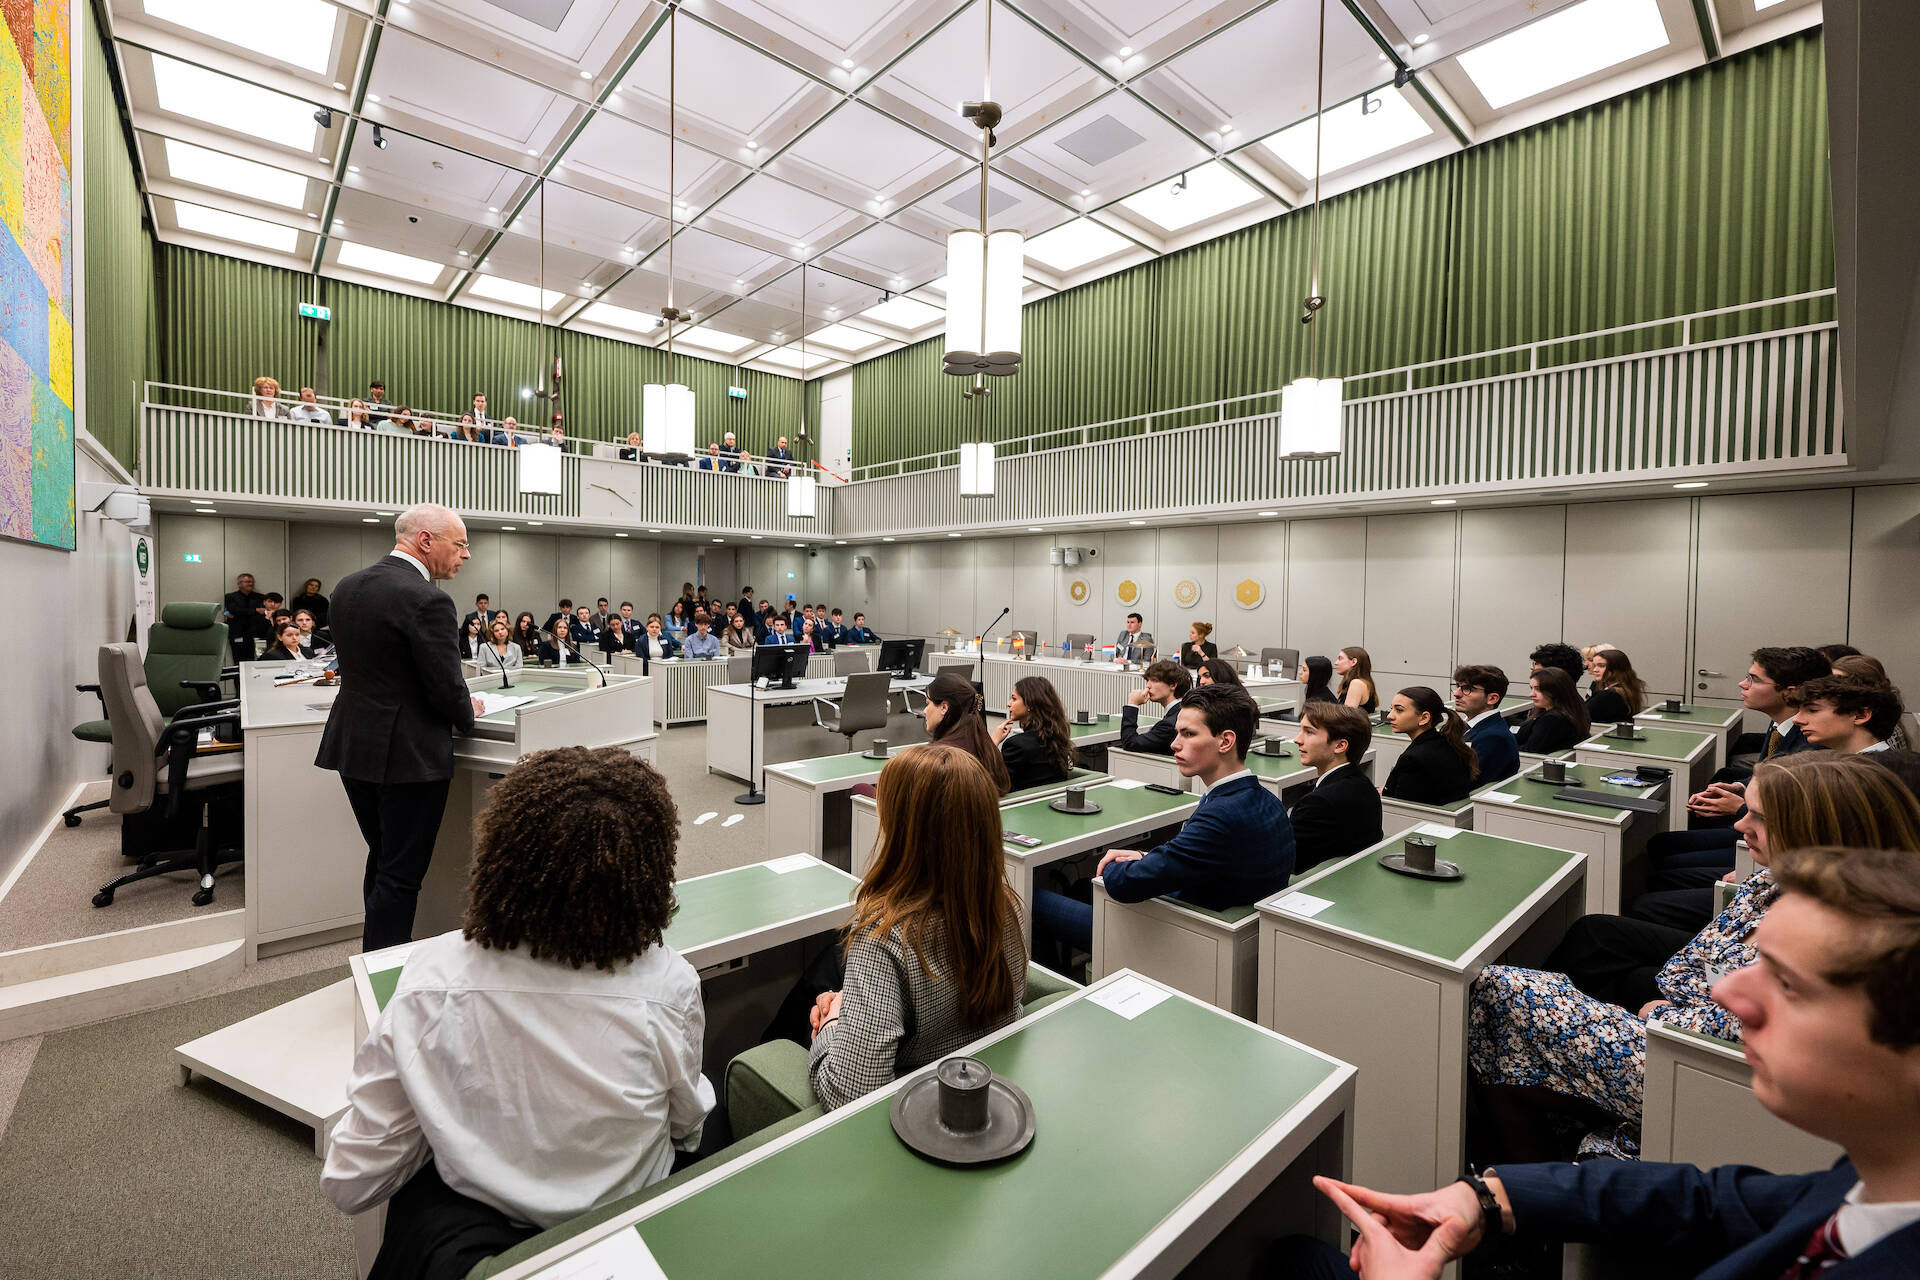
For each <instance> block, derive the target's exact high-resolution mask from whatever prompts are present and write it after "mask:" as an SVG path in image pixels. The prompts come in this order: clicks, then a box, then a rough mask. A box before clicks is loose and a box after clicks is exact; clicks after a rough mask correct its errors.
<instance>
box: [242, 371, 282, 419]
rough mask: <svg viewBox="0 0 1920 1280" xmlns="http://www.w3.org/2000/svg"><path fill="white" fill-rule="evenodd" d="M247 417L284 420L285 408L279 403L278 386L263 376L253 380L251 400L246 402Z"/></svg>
mask: <svg viewBox="0 0 1920 1280" xmlns="http://www.w3.org/2000/svg"><path fill="white" fill-rule="evenodd" d="M247 416H249V417H253V418H284V417H286V416H287V406H285V405H283V404H281V403H280V384H279V383H278V382H275V381H274V380H273V379H272V378H269V377H266V376H265V375H264V374H263V375H262V376H260V377H258V378H255V379H254V380H253V399H251V400H249V401H247Z"/></svg>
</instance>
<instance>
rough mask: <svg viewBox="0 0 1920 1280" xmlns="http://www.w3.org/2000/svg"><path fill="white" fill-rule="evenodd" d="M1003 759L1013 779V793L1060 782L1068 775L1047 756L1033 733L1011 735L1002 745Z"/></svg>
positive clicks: (1009, 775) (1008, 774) (1011, 788)
mask: <svg viewBox="0 0 1920 1280" xmlns="http://www.w3.org/2000/svg"><path fill="white" fill-rule="evenodd" d="M1000 755H1001V758H1002V759H1004V760H1005V761H1006V762H1007V776H1008V777H1010V778H1012V779H1013V785H1012V786H1011V787H1010V788H1008V789H1009V790H1011V791H1021V790H1024V789H1026V788H1027V787H1037V786H1040V785H1042V784H1043V783H1048V782H1059V781H1060V780H1061V779H1063V778H1065V777H1066V776H1067V775H1066V774H1065V773H1064V772H1063V771H1062V770H1061V769H1060V767H1059V766H1058V765H1056V764H1055V763H1054V762H1053V760H1052V758H1051V757H1049V756H1048V755H1047V749H1046V748H1045V747H1044V746H1042V745H1041V744H1040V739H1039V738H1038V737H1036V736H1035V735H1033V734H1031V733H1015V734H1010V735H1008V737H1007V740H1006V741H1005V742H1002V743H1001V744H1000Z"/></svg>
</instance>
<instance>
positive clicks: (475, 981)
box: [320, 932, 714, 1227]
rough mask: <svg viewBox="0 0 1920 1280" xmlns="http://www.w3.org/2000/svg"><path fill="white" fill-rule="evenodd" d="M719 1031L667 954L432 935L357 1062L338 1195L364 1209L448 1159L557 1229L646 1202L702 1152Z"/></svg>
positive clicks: (328, 1186) (334, 1188)
mask: <svg viewBox="0 0 1920 1280" xmlns="http://www.w3.org/2000/svg"><path fill="white" fill-rule="evenodd" d="M706 1022H707V1019H706V1010H705V1008H704V1007H703V1006H702V1004H701V1002H700V979H699V977H698V976H697V975H696V974H695V973H694V971H693V966H692V965H690V964H688V963H687V962H686V961H685V960H683V959H682V958H681V957H680V954H679V953H678V952H677V951H675V950H674V949H673V948H672V947H669V946H666V945H665V944H661V945H659V946H655V947H650V948H648V949H647V950H646V951H645V952H644V953H643V954H642V955H641V956H640V957H639V958H638V959H636V960H634V961H632V962H631V963H629V964H625V965H622V966H620V967H619V968H618V969H616V970H614V971H613V972H611V973H609V972H608V971H606V970H604V969H596V968H593V967H592V966H587V967H585V968H581V969H575V968H573V967H572V966H570V965H567V964H563V963H561V962H559V961H554V960H535V959H532V958H531V957H529V956H528V955H527V954H526V953H525V952H524V950H520V949H516V950H513V951H491V950H488V949H487V948H485V947H482V946H480V945H479V944H478V943H475V942H468V941H467V940H466V939H464V938H462V937H461V936H460V934H459V933H457V932H455V933H443V934H441V935H440V936H439V937H437V938H429V939H427V940H426V941H425V942H421V943H418V944H416V945H415V946H414V948H413V950H412V951H411V952H409V953H408V955H407V964H406V969H405V970H404V971H403V972H402V973H401V975H400V984H399V987H398V989H397V990H395V992H394V993H393V999H392V1000H390V1001H388V1003H387V1007H386V1010H385V1011H384V1012H383V1013H382V1014H381V1015H380V1019H379V1021H378V1022H376V1023H375V1024H374V1026H373V1029H372V1030H371V1031H370V1032H369V1033H368V1034H367V1039H366V1041H365V1043H363V1044H362V1045H361V1046H360V1050H359V1052H358V1053H357V1054H356V1055H355V1056H354V1062H353V1075H352V1077H351V1079H349V1081H348V1083H347V1110H346V1113H345V1114H344V1115H343V1116H341V1118H340V1121H339V1123H338V1124H336V1125H335V1126H334V1128H333V1135H332V1140H331V1142H330V1144H329V1146H328V1149H327V1161H326V1165H325V1167H324V1168H323V1169H322V1170H321V1174H320V1181H321V1186H322V1188H323V1189H324V1190H325V1191H326V1194H327V1198H328V1199H329V1200H331V1201H333V1203H334V1204H335V1205H336V1206H337V1207H338V1208H339V1209H340V1210H341V1211H342V1212H343V1213H359V1212H361V1211H362V1210H365V1209H368V1208H370V1207H372V1206H374V1205H377V1204H381V1203H383V1202H384V1201H385V1200H387V1198H388V1197H390V1196H392V1195H393V1193H394V1192H396V1191H398V1190H399V1189H400V1188H401V1187H402V1186H403V1185H404V1184H405V1183H406V1181H407V1179H408V1178H411V1177H412V1176H413V1175H414V1173H416V1172H417V1171H418V1170H419V1169H420V1167H421V1166H422V1165H424V1164H425V1163H426V1162H427V1160H428V1158H429V1157H431V1158H432V1159H433V1161H434V1164H435V1166H436V1168H437V1169H438V1171H439V1174H440V1177H441V1179H442V1180H443V1181H445V1182H446V1184H447V1185H448V1186H449V1187H451V1188H453V1190H455V1191H457V1192H459V1193H460V1194H461V1195H464V1196H469V1197H471V1198H473V1199H475V1200H479V1201H481V1202H482V1203H484V1204H489V1205H492V1206H493V1207H494V1208H496V1209H498V1210H500V1211H501V1212H502V1213H504V1214H506V1215H507V1216H508V1217H509V1218H511V1219H513V1220H514V1221H515V1222H522V1223H532V1224H534V1225H536V1226H540V1227H551V1226H555V1225H557V1224H559V1223H562V1222H565V1221H566V1220H567V1219H569V1218H571V1217H573V1216H575V1215H576V1214H579V1213H581V1212H584V1211H585V1210H587V1209H590V1208H592V1207H593V1206H594V1205H597V1204H602V1203H604V1202H606V1201H608V1200H613V1199H617V1198H619V1197H621V1196H626V1195H631V1194H632V1193H633V1192H635V1191H638V1190H640V1189H641V1188H642V1187H645V1186H648V1185H650V1184H652V1183H654V1182H657V1181H659V1180H660V1179H662V1178H664V1177H666V1176H667V1174H668V1173H669V1172H670V1171H671V1170H672V1167H673V1151H674V1148H675V1146H680V1147H681V1148H683V1149H686V1150H692V1149H693V1148H694V1147H695V1146H697V1145H698V1143H699V1138H700V1129H701V1126H702V1125H703V1124H704V1123H705V1120H706V1115H707V1112H709V1111H711V1110H712V1109H713V1105H714V1095H713V1086H712V1085H710V1084H708V1083H707V1079H706V1077H705V1076H703V1075H701V1074H700V1052H701V1040H702V1037H703V1036H704V1035H705V1034H706Z"/></svg>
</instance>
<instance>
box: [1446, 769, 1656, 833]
mask: <svg viewBox="0 0 1920 1280" xmlns="http://www.w3.org/2000/svg"><path fill="white" fill-rule="evenodd" d="M1539 772H1540V770H1539V767H1538V766H1535V767H1533V768H1530V769H1522V770H1521V771H1520V775H1519V776H1517V777H1512V778H1508V779H1507V780H1506V781H1505V782H1503V783H1501V784H1500V785H1499V786H1497V787H1488V788H1487V789H1486V790H1485V791H1482V792H1480V793H1479V794H1480V795H1489V794H1501V795H1510V796H1518V797H1519V798H1520V803H1521V804H1523V805H1525V806H1526V807H1527V808H1529V809H1551V810H1553V811H1554V812H1555V813H1567V814H1572V815H1573V816H1575V817H1578V818H1598V819H1601V820H1603V821H1611V820H1612V819H1614V818H1617V817H1619V816H1620V815H1621V814H1623V813H1629V811H1628V810H1626V809H1609V808H1608V807H1607V806H1605V805H1602V804H1585V803H1583V802H1581V801H1579V800H1556V799H1554V798H1553V797H1554V795H1555V793H1557V792H1560V791H1564V790H1566V789H1567V788H1568V787H1579V788H1581V789H1582V790H1586V791H1604V792H1606V793H1607V794H1608V795H1615V796H1633V797H1635V798H1637V799H1642V800H1644V799H1646V798H1647V797H1648V795H1649V794H1650V793H1652V792H1654V791H1657V790H1659V788H1658V787H1623V786H1621V785H1619V784H1618V783H1614V782H1604V781H1602V779H1603V778H1605V777H1606V776H1607V775H1608V774H1610V773H1618V772H1620V771H1619V770H1618V769H1608V768H1604V767H1602V766H1600V765H1597V764H1571V763H1569V764H1568V765H1567V780H1566V781H1565V782H1557V783H1556V782H1532V781H1529V780H1528V779H1527V776H1526V775H1528V774H1538V773H1539ZM1627 772H1629V773H1631V772H1632V769H1631V768H1629V769H1628V770H1627ZM1495 803H1498V802H1497V801H1496V802H1495Z"/></svg>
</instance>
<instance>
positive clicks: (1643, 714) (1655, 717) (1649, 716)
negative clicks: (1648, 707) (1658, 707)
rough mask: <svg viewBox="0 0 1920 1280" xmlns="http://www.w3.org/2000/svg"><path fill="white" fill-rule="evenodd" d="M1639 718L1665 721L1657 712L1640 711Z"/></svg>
mask: <svg viewBox="0 0 1920 1280" xmlns="http://www.w3.org/2000/svg"><path fill="white" fill-rule="evenodd" d="M1639 718H1640V719H1642V720H1665V719H1666V717H1665V716H1663V715H1661V714H1660V713H1659V712H1658V711H1642V712H1641V713H1640V716H1639Z"/></svg>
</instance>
